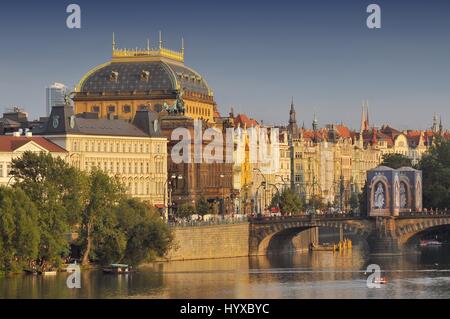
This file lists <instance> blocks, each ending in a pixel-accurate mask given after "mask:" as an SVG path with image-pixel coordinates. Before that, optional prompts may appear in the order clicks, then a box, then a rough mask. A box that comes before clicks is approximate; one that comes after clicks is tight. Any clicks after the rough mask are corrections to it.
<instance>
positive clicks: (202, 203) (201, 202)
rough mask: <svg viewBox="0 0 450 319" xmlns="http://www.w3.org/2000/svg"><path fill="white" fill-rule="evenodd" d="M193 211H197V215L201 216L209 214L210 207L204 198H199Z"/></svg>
mask: <svg viewBox="0 0 450 319" xmlns="http://www.w3.org/2000/svg"><path fill="white" fill-rule="evenodd" d="M195 210H196V211H197V214H199V215H202V216H204V215H206V214H209V213H210V212H211V206H210V205H209V203H208V201H207V200H206V199H205V197H204V196H200V198H199V199H198V201H197V204H196V206H195Z"/></svg>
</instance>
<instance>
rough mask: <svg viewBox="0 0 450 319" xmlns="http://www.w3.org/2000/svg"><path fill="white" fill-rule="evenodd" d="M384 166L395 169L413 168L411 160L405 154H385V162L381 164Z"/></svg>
mask: <svg viewBox="0 0 450 319" xmlns="http://www.w3.org/2000/svg"><path fill="white" fill-rule="evenodd" d="M381 165H383V166H387V167H390V168H393V169H398V168H400V167H404V166H406V167H411V166H412V162H411V159H410V158H409V157H407V156H405V155H403V154H397V153H392V154H384V155H383V162H382V163H381Z"/></svg>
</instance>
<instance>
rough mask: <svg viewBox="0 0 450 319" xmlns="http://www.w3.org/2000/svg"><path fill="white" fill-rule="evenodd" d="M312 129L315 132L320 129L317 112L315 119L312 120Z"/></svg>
mask: <svg viewBox="0 0 450 319" xmlns="http://www.w3.org/2000/svg"><path fill="white" fill-rule="evenodd" d="M312 129H313V131H314V132H317V131H318V129H319V122H318V121H317V116H316V113H315V112H314V119H313V122H312Z"/></svg>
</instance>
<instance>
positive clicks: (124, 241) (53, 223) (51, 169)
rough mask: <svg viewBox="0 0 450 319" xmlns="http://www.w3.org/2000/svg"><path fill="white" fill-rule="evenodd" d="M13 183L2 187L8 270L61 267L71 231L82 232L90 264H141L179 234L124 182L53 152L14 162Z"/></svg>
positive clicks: (2, 262)
mask: <svg viewBox="0 0 450 319" xmlns="http://www.w3.org/2000/svg"><path fill="white" fill-rule="evenodd" d="M11 174H12V176H13V177H14V179H15V181H16V183H15V184H14V186H13V187H12V188H0V271H3V270H4V271H11V270H14V269H23V268H24V267H26V263H28V262H30V261H32V260H38V259H39V260H42V261H44V262H45V264H46V265H47V267H48V268H51V267H57V266H59V265H60V264H61V263H62V257H65V256H67V255H68V252H69V251H68V247H69V241H68V237H67V236H66V235H67V233H68V232H69V231H78V232H79V235H80V237H79V242H78V244H79V245H80V246H81V248H82V250H83V262H85V263H87V262H89V261H90V260H94V261H97V262H99V263H102V264H107V263H111V262H118V261H122V260H125V261H129V262H132V263H134V264H138V263H140V262H143V261H147V260H151V259H152V258H154V257H155V256H163V255H164V254H165V253H166V252H167V251H168V249H170V247H171V243H172V240H173V236H172V233H171V231H170V229H169V228H168V226H167V225H166V224H164V222H163V221H162V220H161V218H160V216H159V214H158V213H157V212H156V210H155V209H152V208H150V207H148V206H147V205H146V204H145V203H143V202H140V201H138V200H136V199H132V198H130V197H128V196H126V195H125V192H124V188H123V186H122V185H121V184H120V182H119V181H118V180H116V179H115V178H112V177H110V176H108V175H107V174H106V173H103V172H102V171H100V170H94V171H92V172H91V173H90V174H87V173H85V172H82V171H80V170H78V169H76V168H74V167H71V166H69V165H68V164H67V163H66V162H65V161H64V160H62V159H60V158H53V157H52V156H51V155H49V154H45V153H41V154H36V153H32V152H25V153H24V154H23V156H22V157H21V158H18V159H15V160H13V165H12V171H11Z"/></svg>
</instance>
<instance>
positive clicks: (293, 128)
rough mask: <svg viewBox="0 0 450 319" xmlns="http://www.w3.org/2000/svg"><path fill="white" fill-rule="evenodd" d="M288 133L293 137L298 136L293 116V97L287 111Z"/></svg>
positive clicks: (295, 120)
mask: <svg viewBox="0 0 450 319" xmlns="http://www.w3.org/2000/svg"><path fill="white" fill-rule="evenodd" d="M288 129H289V133H290V134H291V136H293V137H297V136H298V126H297V119H296V116H295V107H294V97H292V98H291V109H290V111H289V125H288Z"/></svg>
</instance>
